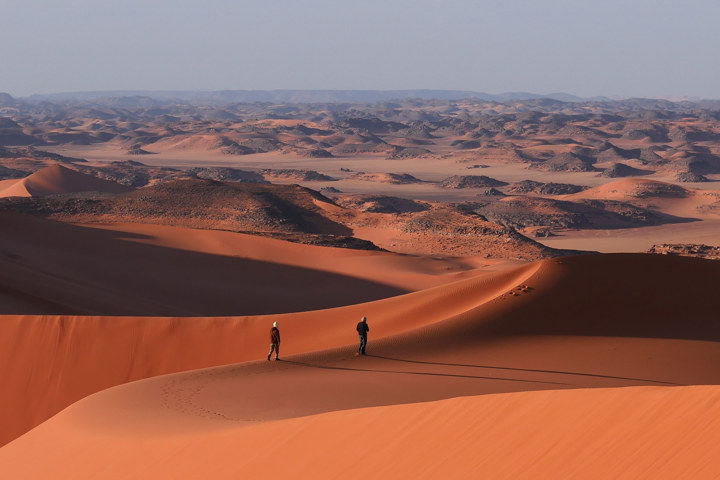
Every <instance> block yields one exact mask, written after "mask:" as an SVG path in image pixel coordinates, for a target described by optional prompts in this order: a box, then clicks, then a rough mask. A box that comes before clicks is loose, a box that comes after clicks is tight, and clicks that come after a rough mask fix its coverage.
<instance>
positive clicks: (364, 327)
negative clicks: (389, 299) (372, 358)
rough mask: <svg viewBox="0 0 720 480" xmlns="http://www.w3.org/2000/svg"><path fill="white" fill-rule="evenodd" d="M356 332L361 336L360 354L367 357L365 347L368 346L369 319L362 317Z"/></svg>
mask: <svg viewBox="0 0 720 480" xmlns="http://www.w3.org/2000/svg"><path fill="white" fill-rule="evenodd" d="M356 330H357V332H358V335H360V346H359V347H358V350H357V351H358V354H360V355H365V346H366V345H367V334H368V332H369V331H370V327H368V324H367V318H366V317H362V320H360V323H358V324H357V327H356Z"/></svg>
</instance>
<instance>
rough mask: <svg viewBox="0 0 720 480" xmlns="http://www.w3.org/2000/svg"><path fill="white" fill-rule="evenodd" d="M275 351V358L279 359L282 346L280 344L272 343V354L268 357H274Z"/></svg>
mask: <svg viewBox="0 0 720 480" xmlns="http://www.w3.org/2000/svg"><path fill="white" fill-rule="evenodd" d="M273 351H275V358H278V355H280V344H279V343H271V344H270V353H268V357H269V356H270V355H272V353H273Z"/></svg>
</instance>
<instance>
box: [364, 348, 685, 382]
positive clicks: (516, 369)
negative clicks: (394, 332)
mask: <svg viewBox="0 0 720 480" xmlns="http://www.w3.org/2000/svg"><path fill="white" fill-rule="evenodd" d="M368 356H369V357H375V358H381V359H383V360H390V361H393V362H403V363H417V364H426V365H442V366H446V367H468V368H486V369H488V370H510V371H516V372H532V373H551V374H557V375H575V376H580V377H594V378H609V379H612V380H631V381H635V382H647V383H658V384H661V385H672V386H681V385H683V384H681V383H673V382H665V381H663V380H649V379H646V378H632V377H618V376H613V375H600V374H595V373H581V372H580V373H578V372H563V371H561V370H540V369H532V368H515V367H498V366H490V365H472V364H466V363H442V362H428V361H423V360H406V359H402V358H392V357H384V356H381V355H368ZM550 383H552V382H550ZM562 385H567V384H562Z"/></svg>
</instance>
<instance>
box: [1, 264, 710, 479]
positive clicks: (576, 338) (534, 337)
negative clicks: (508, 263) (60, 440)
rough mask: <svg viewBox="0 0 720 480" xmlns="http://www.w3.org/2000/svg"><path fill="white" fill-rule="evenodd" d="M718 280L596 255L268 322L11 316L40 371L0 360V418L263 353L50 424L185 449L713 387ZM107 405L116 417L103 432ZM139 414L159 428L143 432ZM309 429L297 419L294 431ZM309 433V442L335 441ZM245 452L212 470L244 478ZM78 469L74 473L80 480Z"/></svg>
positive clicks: (13, 357)
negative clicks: (612, 391) (361, 416)
mask: <svg viewBox="0 0 720 480" xmlns="http://www.w3.org/2000/svg"><path fill="white" fill-rule="evenodd" d="M689 278H692V279H693V281H692V282H689V281H688V279H689ZM719 278H720V263H718V262H714V261H707V260H699V259H693V258H680V257H663V256H652V255H593V256H582V257H571V258H564V259H556V260H546V261H542V262H538V263H535V264H530V265H526V266H522V267H518V268H516V269H511V270H505V271H502V272H498V273H494V274H491V275H486V276H480V277H475V278H469V279H464V280H460V281H458V282H455V283H451V284H448V285H441V286H438V287H434V288H431V289H427V290H423V291H419V292H415V293H411V294H407V295H403V296H398V297H393V298H388V299H384V300H379V301H375V302H371V303H367V304H360V305H351V306H346V307H341V308H336V309H330V310H324V311H314V312H304V313H291V314H282V315H274V316H270V317H267V316H266V317H240V318H223V319H217V318H186V319H178V318H137V317H132V318H117V317H54V316H46V317H30V316H27V317H22V316H14V317H12V316H11V317H5V318H4V319H3V321H2V323H1V324H0V325H2V330H3V331H2V335H1V336H0V339H2V341H3V344H0V365H3V366H5V365H26V366H28V370H29V371H31V372H33V374H32V375H31V377H30V378H29V379H28V377H27V375H26V373H25V372H20V371H17V370H13V369H11V368H6V367H3V371H4V372H9V373H6V376H5V378H4V379H3V390H4V392H6V395H5V396H4V398H3V400H2V404H3V408H2V409H0V411H3V412H8V413H9V412H12V415H8V417H9V418H5V419H3V422H2V424H3V425H8V426H9V427H7V429H6V432H7V435H6V438H7V439H10V438H12V437H13V436H15V435H17V434H18V433H20V432H22V431H25V430H27V428H29V427H30V426H32V425H35V424H37V423H38V422H40V421H42V420H43V419H44V418H47V417H48V416H49V415H51V414H53V413H54V412H57V411H58V410H60V409H61V408H63V407H65V406H67V405H69V404H70V403H71V402H73V401H75V400H77V399H79V398H82V397H83V396H85V395H88V394H90V393H92V392H95V391H98V390H100V389H102V388H105V387H109V386H112V385H116V384H119V383H122V382H126V381H131V380H135V379H140V378H145V377H149V376H153V375H159V374H163V373H169V372H177V371H181V370H188V369H191V368H199V367H208V366H212V365H220V364H224V363H233V362H243V361H245V362H247V361H248V360H253V359H255V360H256V361H255V362H252V361H251V362H249V363H240V364H237V365H231V366H226V367H219V368H213V369H209V370H200V371H194V372H188V373H181V374H177V375H174V376H170V377H157V378H154V379H149V380H145V381H143V382H140V383H133V384H129V385H127V386H124V387H118V388H116V389H114V390H111V391H108V392H106V393H101V394H98V395H97V396H95V397H92V399H88V401H89V402H96V401H97V402H100V403H97V404H96V403H92V404H93V405H99V406H98V407H97V411H96V413H95V414H93V413H92V410H93V408H94V407H93V408H91V409H90V413H88V412H87V411H86V410H85V409H84V407H83V405H85V404H86V403H85V402H83V403H80V404H78V405H77V406H76V407H73V408H72V409H70V410H68V412H75V413H71V414H61V415H60V416H58V417H57V419H61V420H53V421H52V422H50V423H49V424H47V425H49V426H47V428H52V427H51V426H52V425H54V423H53V422H56V421H57V422H65V421H66V420H62V419H63V418H65V419H67V418H70V417H72V422H79V424H81V425H82V428H81V430H82V432H84V433H82V435H80V436H83V435H89V436H90V437H94V436H96V435H97V434H96V433H94V430H93V429H94V428H100V430H101V431H104V432H106V433H103V434H102V436H103V440H102V441H100V440H98V441H99V443H98V445H99V446H98V448H100V449H102V448H105V447H108V448H110V447H112V448H110V450H112V451H114V452H120V451H124V450H126V449H127V448H128V447H127V442H132V441H134V440H132V439H138V438H145V435H146V434H149V435H150V436H151V437H153V438H155V437H156V436H158V435H159V436H168V435H169V436H171V437H173V439H171V441H172V442H174V441H175V440H177V439H178V438H179V437H183V438H184V440H181V442H189V441H193V440H192V439H191V438H190V437H197V435H203V434H204V433H203V432H205V431H206V430H208V429H210V430H228V431H230V430H233V429H235V428H236V427H239V426H245V425H249V424H256V423H258V422H260V423H266V422H269V423H267V425H268V427H267V428H271V429H274V428H281V427H277V426H272V425H279V424H277V423H274V422H278V421H282V420H287V419H293V418H297V417H300V416H307V415H317V414H326V413H329V412H334V411H339V410H351V409H357V408H364V407H378V406H386V405H397V404H407V403H416V402H427V401H437V400H442V399H447V398H454V397H459V396H467V395H479V394H488V393H498V392H516V391H526V390H547V389H565V388H582V387H620V386H633V385H640V386H668V385H682V384H714V383H718V382H720V371H718V370H717V369H716V368H715V366H716V365H717V364H718V362H719V361H720V326H719V325H718V323H717V321H716V312H717V311H718V309H719V307H720V300H719V299H718V298H717V295H716V294H715V290H716V286H717V280H718V279H719ZM361 315H367V316H368V318H369V322H370V326H371V336H370V338H371V342H370V346H369V350H368V352H369V354H370V355H369V356H366V357H355V356H353V353H354V344H355V340H356V335H355V334H354V326H355V323H356V322H357V320H358V318H359V317H360V316H361ZM272 321H278V322H279V323H280V327H281V332H282V335H283V343H282V358H283V361H281V362H277V363H276V362H267V361H265V360H264V356H265V354H266V352H267V347H268V345H267V343H268V340H267V335H268V328H269V325H270V323H271V322H272ZM12 392H14V393H12ZM108 395H109V396H108ZM481 410H483V409H481ZM68 415H70V417H68ZM100 415H102V416H105V417H106V420H107V421H108V422H110V424H108V425H107V428H105V427H103V426H102V425H105V423H104V421H105V420H102V421H101V419H100V418H99V416H100ZM180 417H182V418H180ZM208 419H209V420H208ZM308 421H309V422H311V420H308ZM113 422H114V423H113ZM137 424H141V425H142V428H147V429H148V430H142V429H141V430H142V431H139V430H136V429H135V427H134V426H133V425H137ZM113 425H115V426H113ZM378 425H380V424H378ZM116 426H119V427H118V428H120V429H121V430H123V429H124V430H123V432H124V433H123V434H122V435H117V434H116V433H113V432H114V431H115V428H116ZM45 428H46V427H45V426H42V427H40V428H39V429H38V430H36V431H34V432H31V433H30V434H29V435H28V436H26V437H24V439H21V440H20V441H18V442H15V443H12V444H10V445H9V446H8V447H5V448H4V449H2V450H0V459H2V458H5V459H6V460H7V463H5V462H3V461H0V465H2V464H6V465H14V467H13V468H20V467H19V466H20V465H22V464H23V462H24V460H22V459H23V458H27V457H25V455H27V453H22V452H23V451H24V449H26V448H33V449H36V448H37V450H36V452H37V451H43V452H47V451H48V450H49V449H51V445H53V440H52V438H57V434H59V433H61V432H55V433H53V434H51V433H43V432H45V430H44V429H45ZM358 428H360V427H358ZM378 428H380V427H378ZM304 431H305V427H299V431H293V432H290V431H288V433H287V435H289V436H292V435H293V434H297V435H301V436H302V432H304ZM47 432H51V430H47ZM298 432H299V433H298ZM66 433H67V438H68V439H76V438H79V437H77V435H76V434H77V432H72V431H69V430H68V431H67V432H66ZM457 434H458V435H460V436H461V437H462V438H464V439H466V440H471V439H472V437H469V438H468V437H467V436H465V435H464V434H463V433H462V432H457ZM232 435H234V434H232ZM312 438H313V437H311V438H309V439H308V442H309V444H312V445H314V446H315V447H314V448H323V444H322V443H321V442H320V443H318V442H317V441H315V440H313V439H312ZM26 439H30V440H26ZM26 441H27V442H31V443H29V444H25V443H24V442H26ZM74 441H75V440H72V441H70V440H68V441H67V442H66V443H67V445H68V446H70V445H73V444H74V443H73V442H74ZM284 441H285V440H282V439H278V441H277V443H278V444H279V445H283V444H284V443H283V442H284ZM416 441H421V440H416ZM453 441H459V440H457V439H453V438H447V442H449V443H448V445H449V448H455V445H456V444H455V443H452V442H453ZM123 442H126V443H123ZM313 442H315V443H313ZM201 443H202V442H201ZM140 444H141V443H140ZM184 444H185V443H184ZM23 445H26V446H23ZM27 445H32V447H28V446H27ZM42 445H45V446H42ZM77 445H82V446H78V447H77V449H78V450H76V451H75V453H72V454H70V453H68V455H69V456H73V457H75V456H77V457H78V458H80V457H83V458H85V457H87V456H90V457H92V456H93V455H94V453H93V451H92V448H95V447H92V448H91V446H89V444H88V443H87V442H86V441H85V440H82V441H79V443H78V444H77ZM102 445H105V447H103V446H102ZM213 445H214V444H213V442H209V443H207V448H200V447H198V449H195V448H194V447H192V448H190V450H189V451H186V452H185V454H186V455H188V456H192V455H191V454H190V453H188V452H194V451H197V455H199V457H202V458H205V459H206V460H207V459H208V457H207V449H212V448H214V447H213ZM73 448H74V447H73ZM146 450H147V449H146ZM133 451H134V452H137V451H135V450H133ZM8 452H10V453H8ZM155 453H157V454H158V455H159V456H158V457H155V456H154V455H155ZM155 453H154V451H152V450H148V451H147V452H146V453H145V454H144V455H147V457H142V458H148V459H150V458H151V459H153V460H147V461H157V462H159V464H162V463H163V462H164V461H165V460H162V459H163V458H167V457H165V456H164V453H162V450H160V451H159V452H155ZM4 455H9V456H7V457H5V456H4ZM43 455H45V453H43ZM47 455H48V456H49V457H52V455H51V454H50V453H48V454H47ZM98 455H99V457H100V458H102V457H103V456H104V454H102V452H100V453H98ZM169 455H170V454H169ZM170 456H172V455H170ZM415 458H418V457H415ZM11 459H14V460H12V461H11ZM233 460H234V459H228V462H230V463H232V465H230V463H229V464H225V465H224V466H222V467H220V466H219V467H218V468H224V469H227V471H228V472H233V473H237V471H235V470H233V468H235V463H233ZM145 461H146V460H141V462H145ZM17 462H19V463H17ZM49 464H52V462H50V463H49ZM300 467H301V466H298V467H297V468H300ZM8 468H9V467H8ZM78 468H79V470H75V471H72V469H70V470H68V472H74V473H73V474H78V475H80V474H79V473H78V472H81V469H80V467H78ZM128 468H131V467H128ZM346 468H348V469H351V466H348V465H346ZM0 471H2V470H0ZM123 471H124V473H128V470H123ZM103 473H106V472H103ZM67 475H69V477H68V478H82V477H81V476H76V477H72V474H71V473H68V474H67ZM117 475H120V473H117ZM58 478H63V477H58ZM107 478H113V477H112V476H109V477H107ZM179 478H183V477H179ZM185 478H189V477H185Z"/></svg>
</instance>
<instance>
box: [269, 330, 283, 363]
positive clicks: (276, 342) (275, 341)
mask: <svg viewBox="0 0 720 480" xmlns="http://www.w3.org/2000/svg"><path fill="white" fill-rule="evenodd" d="M273 351H274V352H275V360H279V359H278V355H280V330H278V326H277V322H273V326H272V328H271V329H270V353H268V361H270V356H271V355H272V353H273Z"/></svg>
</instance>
